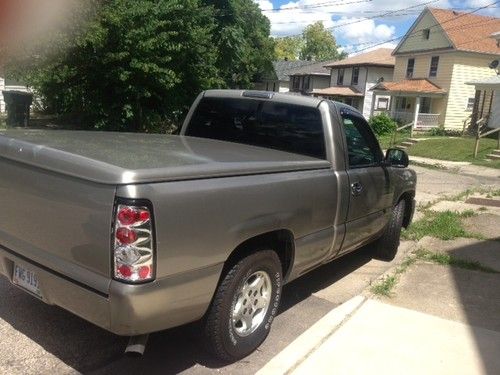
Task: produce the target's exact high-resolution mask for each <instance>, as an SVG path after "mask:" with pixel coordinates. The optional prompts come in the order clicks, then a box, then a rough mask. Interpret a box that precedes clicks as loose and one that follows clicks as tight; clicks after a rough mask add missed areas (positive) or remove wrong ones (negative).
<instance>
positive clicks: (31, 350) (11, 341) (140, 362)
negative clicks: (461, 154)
mask: <svg viewBox="0 0 500 375" xmlns="http://www.w3.org/2000/svg"><path fill="white" fill-rule="evenodd" d="M414 169H415V170H416V171H417V173H418V196H417V199H418V200H419V201H420V202H426V201H432V200H434V199H436V198H439V197H441V196H443V195H453V194H457V193H459V192H461V191H463V190H466V189H470V188H475V187H487V186H498V185H499V183H500V178H498V177H495V176H474V175H463V174H461V175H458V174H454V173H449V172H446V171H441V170H434V169H425V168H421V167H415V168H414ZM499 175H500V173H499ZM410 246H411V244H410V243H406V244H403V245H402V248H401V252H400V254H399V255H398V257H402V256H403V255H404V253H405V252H406V251H408V250H409V247H410ZM390 267H391V264H390V263H384V262H380V261H377V260H373V259H372V258H371V249H370V248H369V247H368V248H366V249H363V250H361V251H358V252H356V253H353V254H350V255H347V256H345V257H343V258H341V259H339V260H336V261H334V262H332V263H330V264H328V265H326V266H323V267H321V268H319V269H317V270H315V271H313V272H312V273H310V274H308V275H306V276H304V277H302V278H300V279H299V280H296V281H294V282H293V283H291V284H289V285H287V286H286V287H285V289H284V293H283V300H282V304H283V305H282V308H281V311H280V314H279V316H278V317H277V318H276V320H275V323H274V325H273V330H272V332H271V334H270V336H269V338H268V340H267V341H266V342H265V343H264V345H263V346H262V347H261V348H260V349H259V350H258V351H257V352H256V353H254V354H252V355H251V356H249V357H248V358H246V359H244V360H242V361H240V362H238V363H235V364H233V365H231V366H227V367H220V364H218V363H216V362H214V361H213V360H211V358H209V357H208V356H206V355H205V353H204V352H203V350H202V348H201V347H200V345H199V343H198V341H197V336H198V335H197V330H198V327H197V325H196V324H193V325H189V326H185V327H180V328H177V329H173V330H169V331H165V332H160V333H156V334H154V335H152V336H151V338H150V342H149V346H148V349H147V352H146V354H145V356H144V357H143V358H140V359H131V358H125V357H123V350H124V348H125V344H126V342H127V340H126V339H125V338H120V337H117V336H114V335H112V334H109V333H107V332H106V331H103V330H101V329H99V328H97V327H94V326H93V325H91V324H89V323H87V322H85V321H83V320H81V319H79V318H77V317H75V316H73V315H71V314H69V313H67V312H66V311H63V310H61V309H59V308H57V307H53V306H48V305H45V304H43V303H42V302H40V301H37V300H36V299H34V298H32V297H31V296H29V295H27V294H25V293H24V292H22V291H21V290H19V289H17V288H15V287H13V286H11V285H10V284H9V283H8V282H7V280H5V279H0V300H1V303H0V337H1V338H2V339H1V344H0V345H1V350H0V373H9V374H45V373H51V374H65V373H68V374H70V373H96V374H106V373H121V374H127V373H134V374H137V373H148V374H156V373H158V374H169V373H189V374H197V373H207V372H214V373H228V374H229V373H235V372H238V373H243V374H247V373H248V374H250V373H255V372H256V371H257V370H259V369H260V368H262V367H263V366H264V365H265V364H266V363H267V362H268V361H269V360H270V359H271V358H273V357H274V356H275V355H276V354H277V353H279V352H280V351H281V350H282V349H283V348H285V347H286V346H287V345H288V344H289V343H290V342H292V341H293V340H294V339H295V338H297V337H298V336H299V335H300V334H301V333H302V332H304V331H305V330H307V329H308V328H309V327H310V326H311V325H313V324H314V323H315V322H316V321H318V320H319V319H321V318H322V317H323V316H324V315H325V314H327V313H328V312H329V311H330V310H332V309H333V308H334V307H336V306H338V305H340V304H341V303H343V302H345V301H347V300H349V299H350V298H352V297H353V296H356V295H358V294H360V293H361V292H362V291H363V290H364V289H365V288H366V287H367V286H368V285H370V283H371V282H372V281H373V280H375V279H377V278H378V277H379V276H380V275H381V274H383V273H384V272H386V271H387V270H388V269H389V268H390Z"/></svg>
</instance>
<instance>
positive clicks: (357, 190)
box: [351, 182, 363, 196]
mask: <svg viewBox="0 0 500 375" xmlns="http://www.w3.org/2000/svg"><path fill="white" fill-rule="evenodd" d="M351 192H352V195H354V196H357V195H360V194H361V193H362V192H363V185H362V184H361V182H353V183H352V184H351Z"/></svg>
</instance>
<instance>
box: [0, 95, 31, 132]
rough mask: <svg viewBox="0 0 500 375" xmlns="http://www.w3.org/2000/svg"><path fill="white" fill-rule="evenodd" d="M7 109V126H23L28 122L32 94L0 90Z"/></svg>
mask: <svg viewBox="0 0 500 375" xmlns="http://www.w3.org/2000/svg"><path fill="white" fill-rule="evenodd" d="M2 94H3V99H4V101H5V108H6V110H7V127H8V128H9V127H16V126H24V127H27V126H28V125H29V122H30V107H31V103H33V94H31V93H29V92H24V91H10V90H9V91H2Z"/></svg>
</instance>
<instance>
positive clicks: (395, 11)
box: [287, 0, 441, 37]
mask: <svg viewBox="0 0 500 375" xmlns="http://www.w3.org/2000/svg"><path fill="white" fill-rule="evenodd" d="M438 1H441V0H431V1H427V2H424V3H420V4H416V5H412V6H409V7H406V8H401V9H395V10H390V11H387V12H385V13H383V14H381V15H374V16H370V17H364V18H362V19H358V20H355V21H350V22H344V23H342V24H338V25H335V26H332V27H328V28H327V29H328V30H334V29H338V28H340V27H343V26H347V25H353V24H356V23H361V22H365V21H367V20H371V19H375V18H383V17H387V16H390V15H392V14H397V13H399V12H404V11H407V10H411V9H414V8H418V7H422V6H426V5H429V4H432V3H436V2H438ZM299 35H302V34H295V35H287V37H293V36H299Z"/></svg>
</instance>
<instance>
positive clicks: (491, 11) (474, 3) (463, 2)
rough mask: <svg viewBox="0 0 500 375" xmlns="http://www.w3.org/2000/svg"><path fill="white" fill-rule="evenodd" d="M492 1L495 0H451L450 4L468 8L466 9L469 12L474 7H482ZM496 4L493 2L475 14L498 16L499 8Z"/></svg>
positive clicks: (499, 15) (499, 14) (499, 13)
mask: <svg viewBox="0 0 500 375" xmlns="http://www.w3.org/2000/svg"><path fill="white" fill-rule="evenodd" d="M494 2H495V0H452V6H454V7H459V8H470V9H467V10H466V11H468V12H470V11H473V10H474V9H476V8H480V7H484V6H487V5H490V4H491V3H494ZM498 6H499V4H495V5H493V6H491V7H488V8H485V9H482V10H480V11H478V12H477V14H482V15H486V16H494V17H500V8H498Z"/></svg>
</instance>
